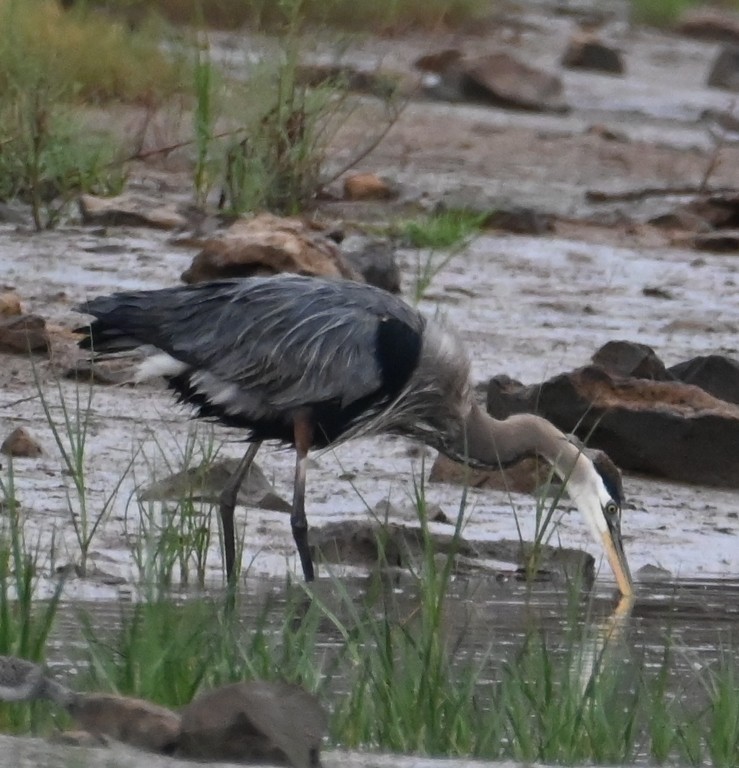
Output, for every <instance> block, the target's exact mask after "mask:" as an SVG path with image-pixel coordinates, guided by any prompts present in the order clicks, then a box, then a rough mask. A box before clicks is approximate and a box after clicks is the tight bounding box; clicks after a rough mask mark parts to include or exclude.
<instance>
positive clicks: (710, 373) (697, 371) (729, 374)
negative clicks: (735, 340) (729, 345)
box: [668, 355, 739, 405]
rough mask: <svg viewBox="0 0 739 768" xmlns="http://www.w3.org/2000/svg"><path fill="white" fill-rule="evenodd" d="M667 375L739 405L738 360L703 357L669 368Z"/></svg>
mask: <svg viewBox="0 0 739 768" xmlns="http://www.w3.org/2000/svg"><path fill="white" fill-rule="evenodd" d="M668 370H669V373H670V374H671V375H673V376H674V377H675V378H676V379H679V380H680V381H683V382H685V383H686V384H694V385H695V386H697V387H700V388H701V389H702V390H705V391H706V392H708V393H709V394H711V395H713V396H714V397H718V398H719V399H720V400H726V402H728V403H736V404H737V405H739V360H735V359H733V358H731V357H727V356H726V355H705V356H700V357H694V358H692V359H690V360H685V361H684V362H682V363H678V364H677V365H673V366H671V367H670V368H669V369H668Z"/></svg>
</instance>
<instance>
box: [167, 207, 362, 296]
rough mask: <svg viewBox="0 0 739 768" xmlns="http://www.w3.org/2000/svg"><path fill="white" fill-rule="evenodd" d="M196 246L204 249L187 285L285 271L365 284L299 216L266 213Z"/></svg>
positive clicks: (186, 276)
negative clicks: (287, 216) (288, 216)
mask: <svg viewBox="0 0 739 768" xmlns="http://www.w3.org/2000/svg"><path fill="white" fill-rule="evenodd" d="M195 242H198V243H199V244H200V245H201V246H202V250H201V251H200V253H199V254H198V255H197V256H195V258H194V259H193V261H192V264H191V265H190V267H189V268H188V269H186V270H185V271H184V272H183V273H182V280H183V281H184V282H186V283H199V282H203V281H205V280H217V279H220V278H229V277H250V276H252V275H274V274H278V273H280V272H294V273H298V274H302V275H319V276H323V277H343V278H346V279H348V280H357V281H359V282H362V276H361V275H360V274H359V273H358V272H357V271H356V270H355V269H354V268H353V267H352V266H351V265H350V264H348V263H347V261H346V259H345V258H344V256H343V255H342V253H341V251H340V249H339V247H338V245H337V244H336V242H335V241H334V240H333V239H332V238H331V237H330V232H327V231H326V230H324V229H321V228H320V227H319V226H318V225H315V224H311V223H310V222H307V221H304V220H303V219H300V218H297V217H290V218H285V217H280V216H274V215H272V214H269V213H262V214H259V215H257V216H252V217H249V218H242V219H237V220H236V221H235V222H234V223H233V224H232V225H231V226H230V227H229V228H228V229H227V230H226V231H225V232H224V233H222V234H220V235H217V236H214V237H211V238H208V239H207V240H204V241H195Z"/></svg>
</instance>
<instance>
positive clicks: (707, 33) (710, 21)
mask: <svg viewBox="0 0 739 768" xmlns="http://www.w3.org/2000/svg"><path fill="white" fill-rule="evenodd" d="M675 30H676V31H677V32H680V33H681V34H683V35H688V36H689V37H698V38H701V39H703V40H714V41H716V42H723V43H736V44H739V14H736V13H730V12H729V11H724V10H720V9H718V8H696V9H689V10H686V11H685V12H684V13H682V14H681V15H680V18H679V19H678V21H677V23H676V24H675Z"/></svg>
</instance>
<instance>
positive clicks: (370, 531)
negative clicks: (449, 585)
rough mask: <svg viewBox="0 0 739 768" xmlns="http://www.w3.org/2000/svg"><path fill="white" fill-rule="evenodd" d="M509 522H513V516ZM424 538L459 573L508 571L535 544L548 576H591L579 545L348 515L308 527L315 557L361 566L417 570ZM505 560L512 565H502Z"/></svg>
mask: <svg viewBox="0 0 739 768" xmlns="http://www.w3.org/2000/svg"><path fill="white" fill-rule="evenodd" d="M511 517H513V515H512V514H511ZM511 523H512V525H513V520H512V521H511ZM427 542H428V543H429V544H430V545H431V546H432V547H433V550H434V553H435V554H436V555H439V556H441V555H443V556H445V557H453V558H454V565H453V568H454V571H455V572H457V573H475V572H476V573H487V574H493V575H511V574H512V573H515V572H516V571H519V570H522V569H526V568H527V567H528V565H529V564H530V563H531V562H532V556H533V555H534V550H536V562H537V568H538V570H539V572H540V575H541V576H542V577H545V578H551V577H552V576H553V574H563V573H564V574H567V576H569V577H575V576H584V577H585V578H591V577H592V576H593V569H594V562H595V561H594V559H593V557H592V556H591V555H589V554H588V553H587V552H583V551H581V550H577V549H567V548H560V547H550V546H548V545H540V546H539V547H535V545H534V544H532V543H530V542H521V541H515V540H508V539H502V540H499V541H488V540H480V541H477V540H476V541H468V540H466V539H462V538H460V539H458V540H455V538H454V536H453V534H450V533H437V532H435V531H431V530H430V531H428V538H427V537H426V536H425V535H424V533H423V531H422V530H421V529H420V528H418V527H417V526H416V527H412V526H406V525H398V524H397V523H386V524H382V525H379V524H376V523H371V522H366V521H356V520H350V521H343V522H337V523H329V524H327V525H323V526H321V527H320V528H313V529H311V546H312V548H313V550H314V552H317V553H320V558H317V559H322V560H323V561H324V562H330V563H344V564H347V565H359V566H363V567H375V566H380V567H392V568H403V569H411V568H412V569H414V570H415V569H417V568H418V567H419V565H420V564H422V563H423V562H424V558H425V556H426V553H425V547H426V543H427ZM501 564H503V565H501ZM505 564H509V565H510V568H508V569H506V568H505Z"/></svg>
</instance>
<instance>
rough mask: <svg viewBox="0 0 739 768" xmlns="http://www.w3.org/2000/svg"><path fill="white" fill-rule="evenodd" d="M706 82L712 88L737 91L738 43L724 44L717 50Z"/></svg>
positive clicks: (738, 74) (738, 88)
mask: <svg viewBox="0 0 739 768" xmlns="http://www.w3.org/2000/svg"><path fill="white" fill-rule="evenodd" d="M707 83H708V85H710V86H712V87H713V88H724V89H725V90H727V91H739V45H725V46H724V47H723V48H722V49H721V50H720V51H719V54H718V56H717V57H716V59H715V61H714V62H713V65H712V66H711V71H710V73H709V74H708V80H707Z"/></svg>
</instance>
